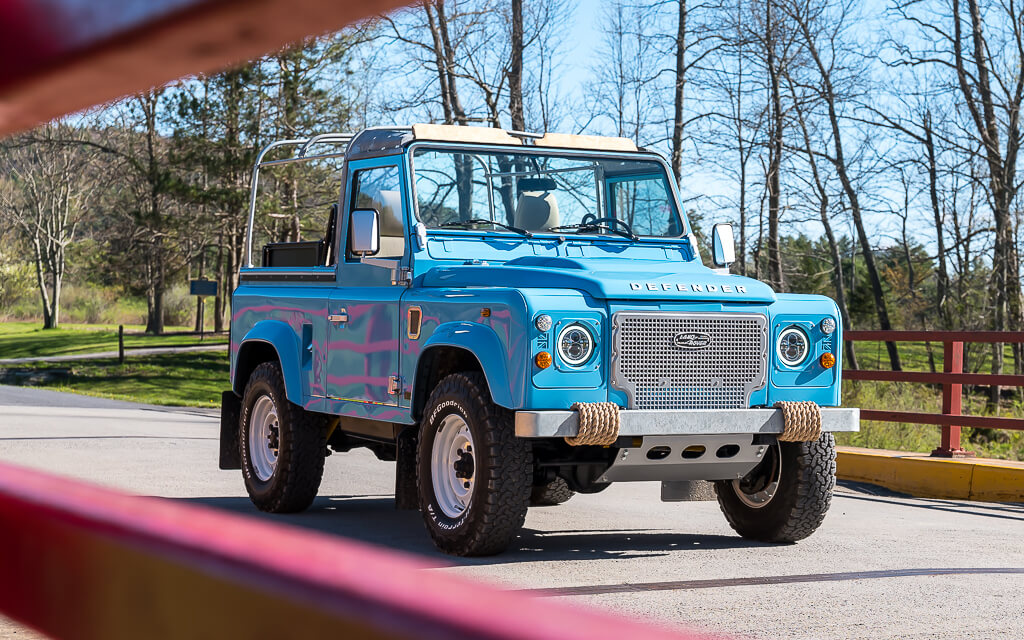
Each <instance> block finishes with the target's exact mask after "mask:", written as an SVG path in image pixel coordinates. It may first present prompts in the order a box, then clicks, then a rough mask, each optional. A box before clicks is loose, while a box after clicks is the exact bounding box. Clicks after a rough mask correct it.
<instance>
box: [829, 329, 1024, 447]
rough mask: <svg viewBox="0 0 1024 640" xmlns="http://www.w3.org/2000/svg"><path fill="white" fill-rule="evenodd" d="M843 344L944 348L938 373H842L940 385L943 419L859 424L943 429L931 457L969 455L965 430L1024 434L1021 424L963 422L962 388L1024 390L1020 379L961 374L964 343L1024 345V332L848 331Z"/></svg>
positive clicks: (888, 417)
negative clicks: (929, 344)
mask: <svg viewBox="0 0 1024 640" xmlns="http://www.w3.org/2000/svg"><path fill="white" fill-rule="evenodd" d="M843 338H844V339H845V340H850V341H853V342H864V341H878V342H937V343H942V345H943V350H942V352H943V357H942V373H931V372H923V371H872V370H866V369H845V370H844V371H843V377H844V378H845V379H846V380H873V381H880V382H917V383H924V384H941V385H942V413H919V412H915V411H884V410H878V409H861V411H860V417H861V419H863V420H879V421H882V422H906V423H917V424H934V425H940V426H941V427H942V442H941V444H940V445H939V447H938V448H937V449H935V450H934V451H932V455H933V456H942V457H962V456H970V455H973V453H971V452H970V451H966V450H965V449H964V448H963V446H961V444H960V431H961V429H962V428H963V427H972V428H986V429H1017V430H1024V420H1022V419H1019V418H1000V417H994V416H965V415H962V409H963V404H962V401H963V385H965V384H968V385H979V386H992V385H999V386H1007V387H1024V375H1007V374H992V373H964V343H987V344H993V343H1024V331H847V332H845V333H844V334H843Z"/></svg>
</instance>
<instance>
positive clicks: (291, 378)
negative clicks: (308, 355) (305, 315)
mask: <svg viewBox="0 0 1024 640" xmlns="http://www.w3.org/2000/svg"><path fill="white" fill-rule="evenodd" d="M273 361H276V362H277V363H278V364H279V365H280V367H281V375H282V376H283V377H284V386H285V395H287V397H288V400H289V401H291V402H293V403H295V404H298V405H302V404H303V399H304V396H305V395H306V389H304V388H303V384H302V378H301V376H300V375H299V345H298V338H297V337H296V335H295V332H294V331H292V328H291V327H290V326H288V325H287V324H285V323H283V322H280V321H277V320H266V321H263V322H259V323H257V324H256V325H255V326H254V327H253V328H252V329H250V330H249V332H248V333H247V334H245V337H244V338H242V341H241V343H240V344H239V347H238V355H236V356H235V362H234V367H232V376H231V388H232V390H233V391H234V392H235V393H236V394H238V395H239V396H241V395H242V394H243V393H244V392H245V385H246V383H247V382H248V381H249V376H250V375H252V372H253V371H254V370H255V369H256V367H258V366H259V365H261V364H263V363H264V362H273Z"/></svg>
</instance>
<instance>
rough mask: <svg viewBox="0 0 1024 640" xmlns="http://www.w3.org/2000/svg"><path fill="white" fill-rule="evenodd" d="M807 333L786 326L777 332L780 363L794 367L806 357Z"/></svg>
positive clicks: (807, 349)
mask: <svg viewBox="0 0 1024 640" xmlns="http://www.w3.org/2000/svg"><path fill="white" fill-rule="evenodd" d="M808 351H809V348H808V342H807V334H806V333H804V332H803V330H801V329H799V328H797V327H795V326H794V327H787V328H786V329H785V330H783V332H782V333H780V334H779V344H778V352H779V359H780V360H782V363H783V364H785V365H787V366H790V367H795V366H797V365H799V364H800V363H802V362H803V361H804V360H806V359H807V352H808Z"/></svg>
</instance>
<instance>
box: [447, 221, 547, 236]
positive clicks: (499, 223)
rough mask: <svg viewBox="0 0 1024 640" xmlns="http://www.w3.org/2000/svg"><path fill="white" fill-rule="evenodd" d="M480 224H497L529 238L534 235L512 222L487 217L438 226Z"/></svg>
mask: <svg viewBox="0 0 1024 640" xmlns="http://www.w3.org/2000/svg"><path fill="white" fill-rule="evenodd" d="M478 224H489V225H492V226H495V227H500V228H502V229H508V230H509V231H514V232H515V233H518V234H520V235H524V236H526V237H527V238H532V237H533V234H532V233H530V232H529V231H527V230H526V229H520V228H519V227H513V226H512V225H510V224H505V223H504V222H498V221H496V220H487V219H486V218H470V219H469V220H450V221H448V222H444V223H442V224H439V225H438V226H439V227H473V226H476V225H478Z"/></svg>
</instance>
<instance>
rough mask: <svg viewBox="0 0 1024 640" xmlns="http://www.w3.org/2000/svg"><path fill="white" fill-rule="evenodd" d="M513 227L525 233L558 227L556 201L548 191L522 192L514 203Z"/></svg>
mask: <svg viewBox="0 0 1024 640" xmlns="http://www.w3.org/2000/svg"><path fill="white" fill-rule="evenodd" d="M515 225H516V226H517V227H519V228H520V229H526V230H527V231H544V230H546V229H548V228H550V227H557V226H558V200H556V199H555V194H553V193H551V192H550V191H524V192H522V193H520V194H519V200H518V202H517V203H516V214H515Z"/></svg>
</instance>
